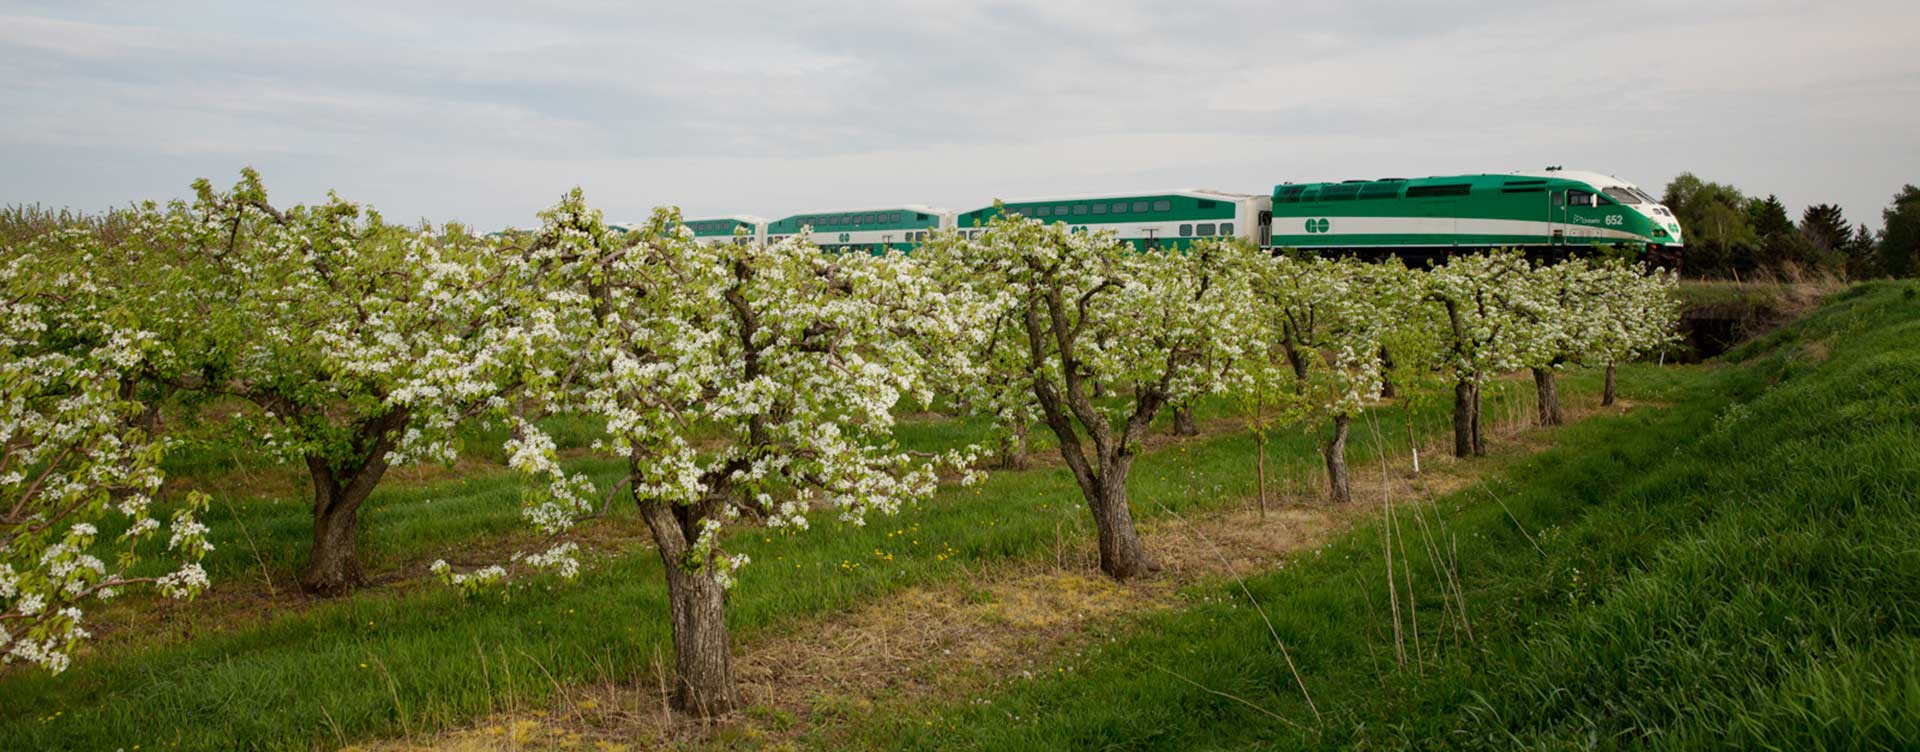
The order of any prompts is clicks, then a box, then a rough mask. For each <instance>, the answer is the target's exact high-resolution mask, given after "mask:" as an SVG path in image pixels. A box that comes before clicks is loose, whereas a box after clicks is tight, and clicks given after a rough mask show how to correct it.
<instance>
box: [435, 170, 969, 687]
mask: <svg viewBox="0 0 1920 752" xmlns="http://www.w3.org/2000/svg"><path fill="white" fill-rule="evenodd" d="M542 218H543V227H542V229H541V231H540V232H539V233H538V235H537V237H536V238H535V239H534V240H533V242H532V244H531V246H530V247H529V248H528V249H526V252H525V253H524V254H523V255H522V259H523V263H524V264H525V270H524V275H525V276H524V277H523V281H524V284H520V285H516V286H517V287H518V288H519V289H521V290H522V291H523V292H522V293H521V294H520V295H521V297H520V302H518V303H516V304H515V305H516V306H524V308H523V311H524V314H523V315H521V316H517V317H516V318H518V319H519V320H520V321H521V322H522V323H519V324H510V325H508V327H507V329H508V330H507V331H505V332H504V333H503V334H502V337H503V338H505V339H507V340H511V341H516V342H520V343H523V345H524V346H523V347H521V348H519V350H518V351H519V352H522V353H525V354H526V356H525V360H524V361H523V362H522V363H521V364H520V366H519V368H520V370H521V373H522V374H523V378H524V379H525V380H526V383H527V385H528V390H527V399H528V402H529V409H530V410H534V411H545V410H566V411H570V412H574V413H577V414H584V415H592V416H596V417H598V418H600V419H604V421H605V425H606V437H605V439H604V441H603V443H602V445H601V446H602V447H603V448H604V449H606V450H608V451H611V452H613V453H615V454H617V455H619V456H621V457H624V458H625V459H626V461H627V474H626V476H625V477H624V478H623V479H621V480H620V481H619V482H618V484H617V485H616V486H615V487H614V488H612V489H608V491H607V492H608V493H617V492H619V491H620V490H621V489H625V490H626V491H627V493H628V494H629V495H630V496H631V498H632V499H633V502H634V504H635V505H636V506H637V507H638V509H639V511H640V514H641V516H642V517H643V518H644V519H645V521H646V523H647V527H648V529H649V531H650V532H651V535H652V539H653V542H654V544H655V545H656V546H657V548H658V550H659V554H660V558H661V562H662V564H663V565H664V569H665V572H666V580H667V592H668V600H669V603H670V610H671V619H672V622H671V623H672V632H673V642H674V655H675V669H676V671H675V674H676V679H675V683H674V687H675V689H674V694H673V702H674V704H675V705H676V706H677V707H679V708H680V709H682V710H684V711H686V712H689V713H693V714H698V715H712V714H717V713H723V712H726V711H728V710H730V709H732V708H733V707H734V706H735V704H736V703H737V698H736V694H735V690H734V685H733V670H732V663H731V659H730V657H729V651H728V637H727V627H726V609H725V594H726V591H727V589H728V588H729V587H730V586H731V585H732V584H733V582H734V573H735V572H736V571H737V570H738V569H739V568H740V567H741V566H744V565H745V564H747V558H746V556H744V555H740V554H730V553H728V552H727V551H726V550H725V547H724V545H723V542H722V537H721V529H722V527H723V525H725V524H726V523H727V521H729V520H732V519H734V518H735V517H736V516H738V515H740V513H742V512H743V511H750V512H755V513H760V512H764V513H765V514H766V517H765V518H764V519H765V522H766V524H769V525H772V526H775V527H784V528H794V529H804V528H807V527H808V526H809V519H810V517H811V516H812V515H813V514H814V513H815V511H816V510H826V511H830V512H831V513H834V514H836V515H837V516H838V518H839V519H840V520H841V521H843V522H846V523H850V524H856V525H857V524H861V523H862V521H863V520H864V519H865V517H866V515H868V514H870V513H872V512H876V511H878V512H892V511H894V510H896V509H898V508H899V507H900V506H901V505H902V504H904V503H907V502H910V501H913V500H917V499H921V498H924V497H926V496H928V495H929V494H931V493H932V492H933V491H934V490H935V489H936V488H937V485H938V480H939V479H938V476H937V475H936V472H935V461H934V459H933V458H928V457H922V456H917V455H914V454H912V453H909V452H906V451H904V450H901V449H900V448H898V446H897V445H896V444H895V443H894V442H893V440H892V437H891V432H892V428H893V425H894V424H893V421H894V418H893V412H892V411H893V408H894V407H895V405H896V403H898V402H899V401H900V400H901V399H902V397H903V396H908V395H911V396H914V397H915V398H917V399H919V400H920V401H921V402H922V403H925V402H927V401H930V400H931V398H932V395H931V394H930V393H929V392H927V390H926V388H925V378H924V374H925V372H926V371H927V369H928V368H929V367H930V365H931V362H930V361H929V359H928V358H927V357H926V356H925V355H924V353H923V351H922V350H920V349H918V348H915V347H912V346H911V345H910V344H909V340H910V335H912V334H913V333H914V332H915V331H917V330H919V329H921V328H923V327H926V328H933V329H939V328H942V327H947V328H951V327H950V325H949V324H947V323H943V321H942V319H941V316H942V312H943V311H944V310H945V309H944V307H943V306H942V305H940V297H939V296H938V295H937V294H934V293H933V291H931V290H929V289H926V288H925V286H924V284H923V282H922V281H921V280H922V277H921V276H920V275H919V274H917V273H916V272H915V270H914V268H913V267H914V266H915V262H913V261H911V260H908V259H905V258H903V257H898V256H889V257H882V258H874V257H869V256H865V255H858V254H850V255H833V254H828V253H825V252H823V251H821V250H820V249H819V248H816V247H814V246H813V245H812V244H811V243H810V242H808V241H807V239H806V238H804V237H798V238H794V239H790V240H787V241H784V242H781V243H778V244H774V245H771V246H762V245H755V244H744V245H735V244H714V245H706V244H701V243H698V242H695V241H694V240H693V238H692V235H691V233H690V232H688V231H687V230H686V229H685V228H684V227H682V226H681V225H680V224H679V219H678V216H677V215H676V214H675V213H672V212H666V211H662V212H658V213H656V214H655V215H654V216H653V218H652V219H651V221H649V222H648V223H647V224H646V225H645V226H643V227H641V228H639V229H638V230H636V231H634V232H630V233H626V234H623V235H619V236H615V235H614V234H612V233H610V232H609V231H608V229H607V226H606V224H605V223H604V222H603V220H602V219H601V216H600V214H599V212H598V211H594V210H591V209H589V208H588V207H587V205H586V203H585V200H584V198H583V197H582V195H581V194H580V192H579V191H578V189H576V190H575V191H573V192H572V193H570V194H569V195H567V196H566V197H565V198H564V199H563V200H562V202H561V203H560V204H559V205H557V206H555V207H554V208H552V209H550V210H548V211H547V212H545V213H543V215H542ZM948 336H951V332H949V334H948ZM514 434H515V435H514V438H513V439H512V440H511V441H510V442H509V444H508V447H507V449H508V453H509V455H510V460H509V462H510V464H511V465H512V466H513V467H515V468H516V469H518V470H520V471H522V472H525V473H528V474H530V475H532V476H534V477H537V478H541V479H543V480H542V482H539V483H535V484H532V487H531V489H530V490H529V491H528V494H527V496H526V499H525V503H526V515H527V517H528V518H529V519H530V520H531V521H532V522H533V523H534V524H535V525H536V526H538V527H539V528H540V529H542V530H543V531H546V532H548V533H553V534H558V533H561V532H563V531H565V530H566V529H567V528H568V527H570V526H571V525H573V524H574V523H575V521H576V520H578V519H580V518H582V517H583V516H586V515H588V514H591V512H592V510H593V509H594V508H595V507H596V504H595V500H594V498H593V497H594V496H595V495H596V493H598V492H597V491H596V489H595V488H594V487H593V484H592V483H591V482H589V481H588V480H587V479H586V478H585V477H584V476H582V475H578V474H569V473H567V472H566V471H565V470H564V469H563V468H562V467H561V465H560V464H559V462H558V461H557V457H556V456H555V453H554V443H553V442H552V441H551V440H550V439H548V438H547V437H546V436H544V435H543V434H542V433H541V432H540V431H539V430H538V428H537V427H536V426H534V425H533V424H532V423H530V422H528V421H526V420H524V419H515V420H514ZM571 553H572V548H571V547H570V545H568V544H561V545H560V546H559V547H556V548H554V549H551V550H549V551H548V552H546V553H545V554H540V555H537V556H536V557H531V558H532V559H533V563H534V564H535V565H556V566H559V567H560V568H561V569H562V573H563V574H567V573H570V572H571V571H572V570H573V569H575V568H576V567H577V564H576V563H575V562H573V561H572V560H571ZM435 566H436V568H437V569H439V570H441V571H443V572H444V573H446V576H447V577H448V578H449V579H453V580H455V581H460V580H461V578H470V577H474V576H483V577H489V578H491V577H497V576H499V574H500V573H501V571H500V570H497V569H496V570H488V571H485V572H484V573H482V574H478V575H476V574H473V573H452V572H451V571H449V568H448V567H446V565H445V564H443V563H436V565H435Z"/></svg>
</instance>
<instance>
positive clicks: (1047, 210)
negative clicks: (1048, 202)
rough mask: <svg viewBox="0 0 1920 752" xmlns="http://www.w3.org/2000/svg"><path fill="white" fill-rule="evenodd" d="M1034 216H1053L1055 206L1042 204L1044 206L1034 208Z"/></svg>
mask: <svg viewBox="0 0 1920 752" xmlns="http://www.w3.org/2000/svg"><path fill="white" fill-rule="evenodd" d="M1033 216H1036V217H1051V216H1053V207H1051V206H1042V207H1040V208H1038V209H1034V210H1033Z"/></svg>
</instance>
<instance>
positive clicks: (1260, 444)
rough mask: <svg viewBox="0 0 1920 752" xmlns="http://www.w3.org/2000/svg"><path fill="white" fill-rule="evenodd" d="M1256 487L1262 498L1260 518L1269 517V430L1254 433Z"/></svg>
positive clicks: (1260, 498)
mask: <svg viewBox="0 0 1920 752" xmlns="http://www.w3.org/2000/svg"><path fill="white" fill-rule="evenodd" d="M1253 474H1254V478H1255V480H1254V489H1255V491H1256V493H1258V496H1257V498H1258V499H1259V500H1260V519H1263V520H1264V519H1266V518H1267V432H1266V431H1264V430H1263V431H1256V432H1255V433H1254V434H1253Z"/></svg>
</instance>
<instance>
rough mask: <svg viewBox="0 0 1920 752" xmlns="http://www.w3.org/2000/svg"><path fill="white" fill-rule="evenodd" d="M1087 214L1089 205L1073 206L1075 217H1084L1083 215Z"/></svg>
mask: <svg viewBox="0 0 1920 752" xmlns="http://www.w3.org/2000/svg"><path fill="white" fill-rule="evenodd" d="M1085 213H1087V205H1086V204H1074V206H1073V215H1074V216H1076V217H1078V216H1080V215H1082V214H1085Z"/></svg>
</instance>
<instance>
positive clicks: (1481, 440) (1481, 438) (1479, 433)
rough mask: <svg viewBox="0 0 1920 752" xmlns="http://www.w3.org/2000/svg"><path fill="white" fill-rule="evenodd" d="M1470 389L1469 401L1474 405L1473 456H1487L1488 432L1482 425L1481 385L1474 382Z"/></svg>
mask: <svg viewBox="0 0 1920 752" xmlns="http://www.w3.org/2000/svg"><path fill="white" fill-rule="evenodd" d="M1470 391H1471V392H1472V394H1471V396H1470V397H1469V402H1471V404H1472V406H1473V456H1475V457H1485V456H1486V455H1487V432H1486V431H1485V430H1484V427H1483V426H1481V421H1480V417H1481V410H1480V385H1479V384H1474V385H1473V388H1472V389H1471V390H1470Z"/></svg>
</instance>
